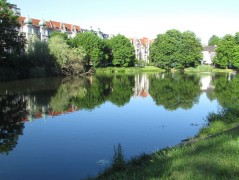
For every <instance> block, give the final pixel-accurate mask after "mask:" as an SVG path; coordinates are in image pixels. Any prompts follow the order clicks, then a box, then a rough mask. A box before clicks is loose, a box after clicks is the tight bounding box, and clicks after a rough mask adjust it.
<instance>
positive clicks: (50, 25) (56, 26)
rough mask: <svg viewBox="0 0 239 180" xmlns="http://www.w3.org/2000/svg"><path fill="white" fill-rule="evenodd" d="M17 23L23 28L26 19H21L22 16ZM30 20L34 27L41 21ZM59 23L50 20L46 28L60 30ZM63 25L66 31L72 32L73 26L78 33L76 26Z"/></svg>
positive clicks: (78, 27) (78, 29) (78, 28)
mask: <svg viewBox="0 0 239 180" xmlns="http://www.w3.org/2000/svg"><path fill="white" fill-rule="evenodd" d="M18 19H19V22H20V25H21V26H24V20H25V19H26V17H23V16H19V18H18ZM31 19H32V24H33V25H34V26H39V25H38V24H39V22H40V21H41V20H39V19H34V18H31ZM61 24H62V23H61V22H58V21H52V20H50V21H46V26H47V27H48V28H49V29H61ZM63 24H64V25H65V27H66V28H67V30H69V31H72V30H73V26H75V27H76V30H77V31H80V29H81V28H80V26H77V25H73V24H67V23H63Z"/></svg>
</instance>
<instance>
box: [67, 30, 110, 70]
mask: <svg viewBox="0 0 239 180" xmlns="http://www.w3.org/2000/svg"><path fill="white" fill-rule="evenodd" d="M70 44H71V46H72V47H81V48H83V49H84V50H85V53H86V56H85V61H86V65H90V64H92V65H93V66H94V67H99V66H104V64H105V63H106V62H108V61H109V57H110V55H109V54H108V53H109V50H108V47H107V44H106V42H105V41H104V40H102V39H100V38H99V37H98V36H97V35H95V34H94V33H92V32H86V33H79V34H77V35H76V36H75V37H74V38H73V39H72V40H71V41H70Z"/></svg>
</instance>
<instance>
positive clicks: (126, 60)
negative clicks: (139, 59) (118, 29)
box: [109, 34, 135, 67]
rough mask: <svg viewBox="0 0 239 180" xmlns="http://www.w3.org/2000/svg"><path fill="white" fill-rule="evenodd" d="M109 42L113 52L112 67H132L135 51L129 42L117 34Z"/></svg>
mask: <svg viewBox="0 0 239 180" xmlns="http://www.w3.org/2000/svg"><path fill="white" fill-rule="evenodd" d="M109 41H110V46H111V48H112V52H113V61H112V63H113V65H115V66H119V67H130V66H134V64H135V51H134V47H133V45H132V44H131V43H130V40H129V39H127V38H126V37H125V36H123V35H120V34H119V35H117V36H114V37H113V38H111V39H110V40H109Z"/></svg>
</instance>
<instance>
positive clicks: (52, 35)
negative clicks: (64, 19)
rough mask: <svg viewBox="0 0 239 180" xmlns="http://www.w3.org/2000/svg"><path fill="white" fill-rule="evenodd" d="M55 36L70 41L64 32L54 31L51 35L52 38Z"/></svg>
mask: <svg viewBox="0 0 239 180" xmlns="http://www.w3.org/2000/svg"><path fill="white" fill-rule="evenodd" d="M54 36H60V37H62V38H63V39H64V40H68V36H67V34H66V33H63V32H57V31H54V32H52V33H51V35H50V38H52V37H54Z"/></svg>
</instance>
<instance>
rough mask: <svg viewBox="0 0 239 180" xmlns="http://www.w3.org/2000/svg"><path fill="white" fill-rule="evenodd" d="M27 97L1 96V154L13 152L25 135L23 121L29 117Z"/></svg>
mask: <svg viewBox="0 0 239 180" xmlns="http://www.w3.org/2000/svg"><path fill="white" fill-rule="evenodd" d="M26 103H27V99H26V97H25V96H18V95H11V94H6V95H4V96H0V107H1V109H0V153H2V154H8V153H9V152H10V151H12V150H13V149H14V148H15V147H16V145H17V143H18V138H19V136H20V135H22V134H23V129H24V123H23V119H24V118H26V117H27V116H28V111H27V109H26Z"/></svg>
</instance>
